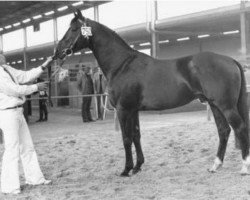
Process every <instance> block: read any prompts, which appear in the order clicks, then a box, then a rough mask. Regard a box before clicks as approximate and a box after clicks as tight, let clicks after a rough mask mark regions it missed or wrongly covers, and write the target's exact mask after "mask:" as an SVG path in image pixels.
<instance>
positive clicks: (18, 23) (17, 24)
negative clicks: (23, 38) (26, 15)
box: [13, 22, 21, 27]
mask: <svg viewBox="0 0 250 200" xmlns="http://www.w3.org/2000/svg"><path fill="white" fill-rule="evenodd" d="M20 24H21V23H20V22H17V23H15V24H13V26H15V27H16V26H19V25H20Z"/></svg>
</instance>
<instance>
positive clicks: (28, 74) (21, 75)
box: [4, 57, 52, 84]
mask: <svg viewBox="0 0 250 200" xmlns="http://www.w3.org/2000/svg"><path fill="white" fill-rule="evenodd" d="M51 62H52V58H51V57H49V58H48V59H47V60H46V61H45V62H44V63H43V64H42V65H41V66H39V67H36V68H33V69H31V70H29V71H22V70H17V69H15V68H12V67H10V66H8V65H4V67H6V68H7V70H8V71H9V72H10V73H11V74H13V75H14V76H15V77H16V79H17V81H18V83H19V84H25V83H28V82H33V81H34V80H35V79H37V78H38V77H39V76H41V74H42V73H43V71H44V70H45V69H46V68H47V67H48V66H49V65H50V64H51Z"/></svg>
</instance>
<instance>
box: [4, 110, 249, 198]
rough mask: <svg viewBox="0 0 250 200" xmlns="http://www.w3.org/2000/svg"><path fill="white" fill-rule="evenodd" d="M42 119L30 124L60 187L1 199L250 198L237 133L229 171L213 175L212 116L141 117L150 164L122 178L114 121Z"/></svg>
mask: <svg viewBox="0 0 250 200" xmlns="http://www.w3.org/2000/svg"><path fill="white" fill-rule="evenodd" d="M36 118H37V117H36V116H35V117H33V118H32V119H31V123H30V129H31V132H32V137H33V139H34V143H35V147H36V150H37V153H38V156H39V161H40V164H41V168H42V171H43V172H44V174H45V176H46V177H47V178H49V179H52V180H53V184H52V185H49V186H36V187H34V186H33V187H31V186H27V185H23V186H22V187H23V192H22V194H21V195H18V196H6V195H2V194H0V199H1V200H2V199H6V200H10V199H18V200H73V199H74V200H88V199H91V200H92V199H96V200H110V199H113V200H123V199H124V200H125V199H131V200H134V199H148V200H153V199H156V200H159V199H164V200H175V199H179V200H186V199H187V200H189V199H190V200H194V199H197V200H198V199H199V200H202V199H204V200H205V199H206V200H207V199H209V200H210V199H226V200H230V199H250V176H240V174H239V170H240V168H241V156H240V152H239V151H238V150H235V148H234V140H233V138H234V137H232V136H233V135H231V137H230V141H229V145H228V149H227V152H226V157H225V163H224V166H223V168H222V169H221V170H220V171H219V172H218V173H216V174H210V173H208V172H207V169H208V168H209V167H210V166H211V165H212V162H213V160H214V158H215V154H216V151H217V145H218V136H217V131H216V127H215V125H214V122H213V121H212V122H208V121H207V120H206V112H204V111H202V112H189V113H177V114H162V115H160V114H148V113H143V114H141V116H140V118H141V133H142V147H143V150H144V156H145V164H144V165H143V167H142V171H141V172H140V173H139V174H137V175H135V176H131V177H129V178H122V177H120V176H119V173H120V172H121V171H122V169H123V167H124V150H123V145H122V140H121V134H120V133H119V132H115V130H114V124H113V120H112V117H111V116H109V119H106V120H105V121H97V122H95V123H89V124H83V123H82V122H81V118H80V112H79V111H72V110H64V111H62V110H56V111H53V112H51V113H50V115H49V122H47V123H46V122H43V123H35V122H34V121H35V120H36ZM2 152H3V146H2V145H1V147H0V156H2ZM0 164H1V163H0ZM20 169H21V168H20ZM21 171H22V170H21ZM21 183H22V184H24V178H23V174H22V175H21Z"/></svg>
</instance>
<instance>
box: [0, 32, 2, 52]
mask: <svg viewBox="0 0 250 200" xmlns="http://www.w3.org/2000/svg"><path fill="white" fill-rule="evenodd" d="M0 53H1V54H2V53H3V35H0Z"/></svg>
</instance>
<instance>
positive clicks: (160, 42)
mask: <svg viewBox="0 0 250 200" xmlns="http://www.w3.org/2000/svg"><path fill="white" fill-rule="evenodd" d="M158 43H159V44H165V43H169V40H161V41H159V42H158Z"/></svg>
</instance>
